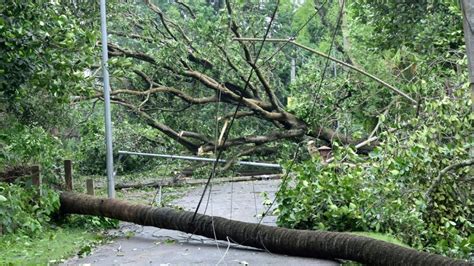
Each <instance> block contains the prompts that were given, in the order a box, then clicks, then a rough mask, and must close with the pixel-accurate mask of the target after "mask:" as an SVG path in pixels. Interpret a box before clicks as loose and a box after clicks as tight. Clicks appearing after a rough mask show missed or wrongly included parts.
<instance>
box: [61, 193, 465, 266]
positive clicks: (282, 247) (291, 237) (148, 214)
mask: <svg viewBox="0 0 474 266" xmlns="http://www.w3.org/2000/svg"><path fill="white" fill-rule="evenodd" d="M61 212H63V213H75V214H88V215H97V216H104V217H109V218H115V219H119V220H122V221H127V222H133V223H136V224H140V225H146V226H155V227H159V228H164V229H171V230H179V231H182V232H186V233H193V234H197V235H202V236H205V237H209V238H214V237H216V238H217V239H219V240H227V239H230V240H231V241H233V242H235V243H238V244H241V245H244V246H250V247H255V248H260V249H266V250H268V251H270V252H273V253H280V254H287V255H293V256H304V257H314V258H321V259H344V260H352V261H356V262H360V263H364V264H369V265H469V263H467V262H464V261H460V260H453V259H450V258H447V257H443V256H440V255H435V254H430V253H425V252H419V251H416V250H414V249H408V248H404V247H401V246H398V245H395V244H390V243H387V242H384V241H380V240H375V239H372V238H367V237H362V236H356V235H353V234H348V233H338V232H320V231H307V230H295V229H286V228H279V227H273V226H266V225H258V224H253V223H245V222H239V221H233V220H229V219H225V218H221V217H211V216H208V215H201V214H198V215H196V217H195V219H194V222H193V220H192V219H193V214H194V213H193V212H188V211H179V210H175V209H171V208H153V207H149V206H144V205H138V204H130V203H127V202H125V201H120V200H114V199H104V198H96V197H92V196H87V195H82V194H75V193H68V192H65V193H62V194H61ZM212 224H214V229H213V227H212ZM214 233H215V235H214Z"/></svg>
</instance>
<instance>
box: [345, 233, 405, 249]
mask: <svg viewBox="0 0 474 266" xmlns="http://www.w3.org/2000/svg"><path fill="white" fill-rule="evenodd" d="M349 233H351V234H354V235H359V236H365V237H370V238H374V239H377V240H382V241H385V242H389V243H392V244H395V245H399V246H402V247H406V248H410V247H409V246H408V245H406V244H404V243H403V242H401V241H400V240H398V239H396V238H395V237H393V236H390V235H385V234H379V233H372V232H349Z"/></svg>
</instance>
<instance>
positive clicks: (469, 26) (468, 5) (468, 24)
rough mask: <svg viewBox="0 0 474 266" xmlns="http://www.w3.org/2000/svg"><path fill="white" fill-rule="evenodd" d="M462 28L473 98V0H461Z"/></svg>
mask: <svg viewBox="0 0 474 266" xmlns="http://www.w3.org/2000/svg"><path fill="white" fill-rule="evenodd" d="M462 11H463V18H464V19H463V28H464V39H465V41H466V52H467V62H468V66H469V81H470V87H471V93H472V95H471V97H473V99H474V2H473V1H472V0H463V2H462Z"/></svg>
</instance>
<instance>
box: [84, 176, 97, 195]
mask: <svg viewBox="0 0 474 266" xmlns="http://www.w3.org/2000/svg"><path fill="white" fill-rule="evenodd" d="M86 188H87V194H88V195H91V196H94V195H95V192H94V179H92V178H90V179H87V180H86Z"/></svg>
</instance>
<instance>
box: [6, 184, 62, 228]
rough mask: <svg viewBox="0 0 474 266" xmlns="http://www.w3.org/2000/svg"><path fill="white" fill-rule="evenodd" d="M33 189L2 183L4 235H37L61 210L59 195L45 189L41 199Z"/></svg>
mask: <svg viewBox="0 0 474 266" xmlns="http://www.w3.org/2000/svg"><path fill="white" fill-rule="evenodd" d="M35 195H37V191H36V190H34V189H33V188H28V187H23V186H20V185H16V184H6V183H0V224H1V225H2V228H3V233H7V234H8V233H19V234H25V235H29V236H32V235H35V234H38V233H40V232H42V231H43V230H44V228H45V227H47V225H48V223H49V222H50V220H51V215H52V214H53V213H55V212H57V211H58V210H59V195H58V194H57V193H56V192H54V191H53V190H51V189H48V188H46V187H44V188H43V189H42V195H41V197H37V199H35Z"/></svg>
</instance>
